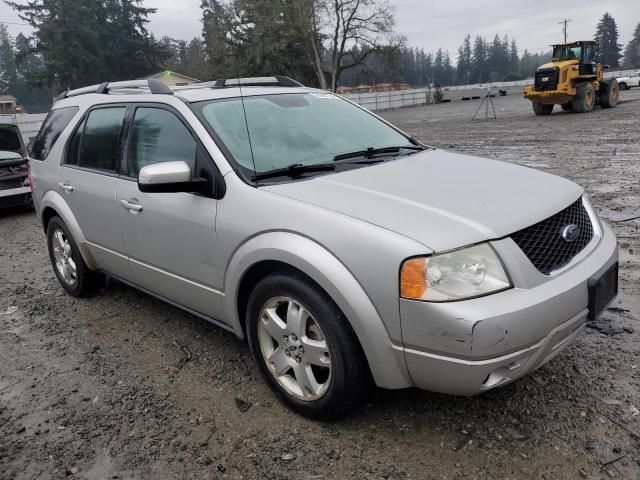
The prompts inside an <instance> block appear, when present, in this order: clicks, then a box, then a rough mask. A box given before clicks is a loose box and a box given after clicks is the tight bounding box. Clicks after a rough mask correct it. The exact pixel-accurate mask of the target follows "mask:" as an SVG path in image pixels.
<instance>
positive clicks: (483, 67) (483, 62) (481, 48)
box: [470, 35, 488, 83]
mask: <svg viewBox="0 0 640 480" xmlns="http://www.w3.org/2000/svg"><path fill="white" fill-rule="evenodd" d="M487 78H488V72H487V45H486V41H485V40H484V38H482V37H481V36H479V35H478V36H476V38H475V40H474V42H473V53H472V54H471V80H470V81H471V83H479V82H485V81H486V80H487Z"/></svg>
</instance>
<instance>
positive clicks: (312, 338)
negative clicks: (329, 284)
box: [246, 272, 371, 420]
mask: <svg viewBox="0 0 640 480" xmlns="http://www.w3.org/2000/svg"><path fill="white" fill-rule="evenodd" d="M247 307H248V308H247V317H246V327H247V337H248V340H249V346H250V347H251V353H252V354H253V357H254V358H255V360H256V362H257V363H258V366H259V368H260V372H261V374H262V376H263V377H264V379H265V380H266V381H267V383H268V384H269V386H270V387H271V388H272V390H274V392H275V393H276V394H277V395H278V396H279V397H280V398H281V399H282V400H283V401H284V402H285V403H286V404H287V405H289V406H290V407H291V408H292V409H294V410H295V411H297V412H298V413H300V414H301V415H303V416H305V417H308V418H311V419H315V420H329V419H333V418H337V417H340V416H343V415H344V414H346V413H347V412H349V411H350V410H352V409H353V408H354V407H356V406H357V405H358V404H359V403H360V402H361V401H362V400H363V399H364V396H365V395H366V394H367V393H368V392H369V387H370V385H371V380H370V378H371V377H370V373H369V369H368V366H367V364H366V359H365V357H364V354H363V352H362V350H361V348H360V345H359V343H358V341H357V338H356V336H355V334H354V333H353V331H352V330H351V326H350V325H349V323H348V322H347V320H346V318H344V315H343V314H342V312H341V311H340V309H339V308H338V307H337V306H336V305H335V303H334V302H333V301H332V300H331V298H329V297H328V296H327V294H326V293H325V292H324V291H323V290H322V289H321V288H319V287H318V286H317V285H316V284H314V283H313V282H312V281H310V280H309V279H308V278H306V277H304V276H303V275H301V274H296V273H289V272H286V273H277V274H273V275H271V276H269V277H267V278H265V279H263V280H262V281H260V282H259V283H258V285H256V287H255V288H254V290H253V292H252V293H251V295H250V297H249V303H248V305H247Z"/></svg>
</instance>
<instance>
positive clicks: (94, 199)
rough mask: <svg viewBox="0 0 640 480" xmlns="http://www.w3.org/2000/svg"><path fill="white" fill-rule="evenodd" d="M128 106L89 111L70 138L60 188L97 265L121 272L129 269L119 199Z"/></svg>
mask: <svg viewBox="0 0 640 480" xmlns="http://www.w3.org/2000/svg"><path fill="white" fill-rule="evenodd" d="M127 110H128V106H127V105H109V106H101V107H99V108H94V109H92V110H90V111H89V112H88V114H87V115H86V116H85V118H84V119H83V120H82V121H81V122H80V124H79V125H78V127H77V128H76V130H75V132H74V133H73V135H72V136H71V139H70V141H69V144H68V146H67V151H66V156H65V159H64V162H63V164H62V165H61V166H60V169H59V171H58V181H59V183H58V186H57V188H58V191H59V192H60V193H61V195H62V196H63V197H64V198H65V200H66V201H67V203H68V205H69V207H70V208H71V211H72V212H73V214H74V216H75V218H76V220H77V221H78V224H79V225H80V228H81V230H82V233H83V234H84V236H85V238H86V240H87V242H88V247H89V250H90V251H91V253H92V255H93V257H94V258H95V260H96V262H97V264H98V266H99V267H100V268H102V269H104V270H106V271H107V272H109V273H113V274H114V275H118V276H125V275H126V274H127V271H128V262H127V258H126V254H125V248H124V242H123V239H122V233H121V229H120V225H119V221H120V217H119V215H118V213H119V211H118V207H117V204H116V198H115V197H116V184H117V181H118V176H119V174H120V170H121V159H122V139H123V132H124V124H125V118H126V114H127Z"/></svg>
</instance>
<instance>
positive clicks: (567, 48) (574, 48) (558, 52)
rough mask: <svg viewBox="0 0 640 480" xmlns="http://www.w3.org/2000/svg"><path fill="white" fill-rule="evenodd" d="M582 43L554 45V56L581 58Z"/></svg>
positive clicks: (565, 58) (564, 58) (570, 58)
mask: <svg viewBox="0 0 640 480" xmlns="http://www.w3.org/2000/svg"><path fill="white" fill-rule="evenodd" d="M581 56H582V45H556V46H555V47H553V58H557V59H558V60H580V58H581Z"/></svg>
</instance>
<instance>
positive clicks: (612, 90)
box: [600, 79, 620, 108]
mask: <svg viewBox="0 0 640 480" xmlns="http://www.w3.org/2000/svg"><path fill="white" fill-rule="evenodd" d="M600 90H601V93H600V106H601V107H602V108H613V107H615V106H616V105H617V104H618V102H619V101H620V86H619V85H618V82H617V81H616V80H615V79H612V80H609V81H607V82H601V83H600Z"/></svg>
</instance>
